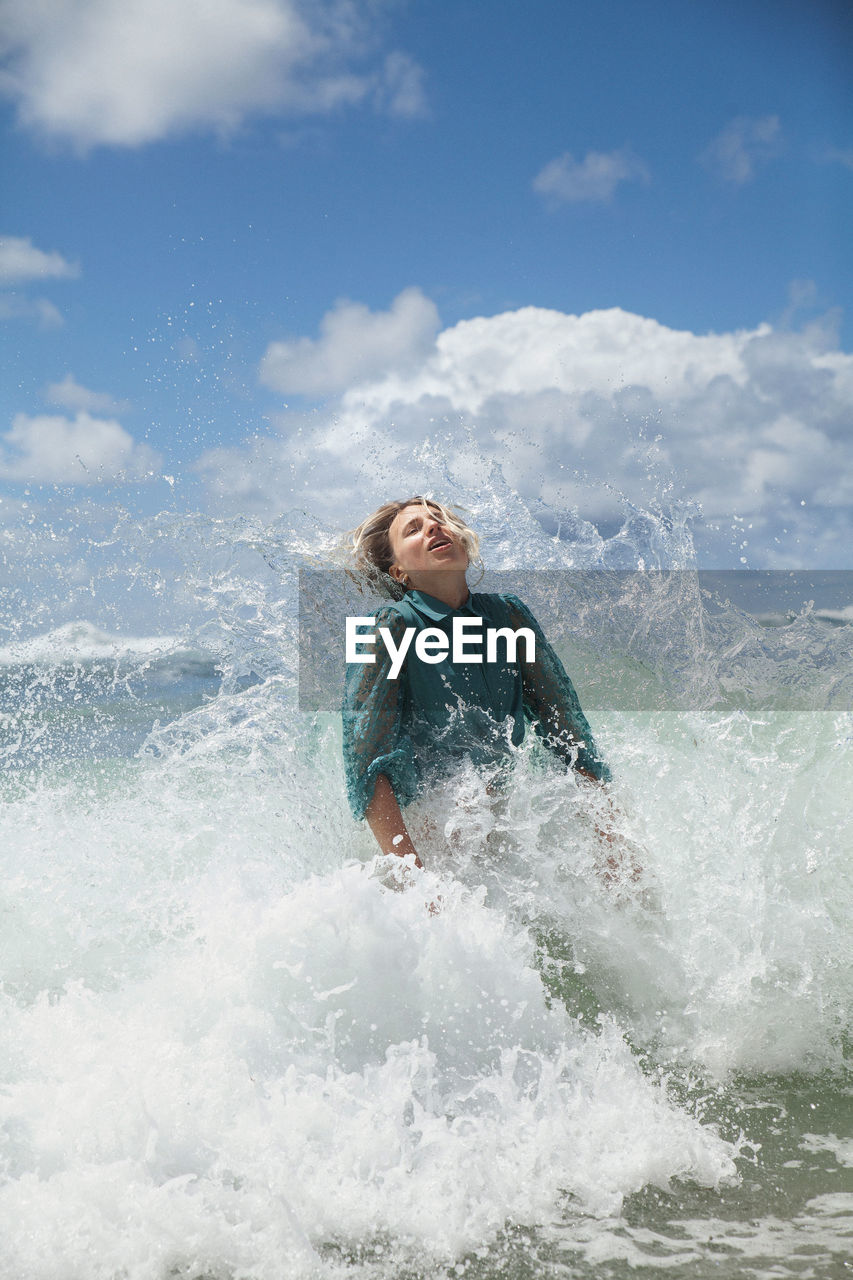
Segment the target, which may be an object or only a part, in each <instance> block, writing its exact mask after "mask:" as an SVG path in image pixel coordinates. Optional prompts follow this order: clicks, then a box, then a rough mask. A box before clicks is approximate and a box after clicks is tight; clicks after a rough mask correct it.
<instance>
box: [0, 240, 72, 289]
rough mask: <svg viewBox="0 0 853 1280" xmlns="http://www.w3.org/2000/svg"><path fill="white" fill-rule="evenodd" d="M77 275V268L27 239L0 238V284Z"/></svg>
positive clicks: (55, 253) (56, 254) (60, 256)
mask: <svg viewBox="0 0 853 1280" xmlns="http://www.w3.org/2000/svg"><path fill="white" fill-rule="evenodd" d="M79 274H80V268H79V266H77V265H76V264H75V263H73V262H68V261H67V260H66V259H65V258H63V256H62V254H61V253H57V252H55V251H53V252H51V253H45V251H44V250H43V249H37V248H36V247H35V245H34V244H33V242H32V240H30V238H29V237H28V236H27V237H24V236H0V284H4V285H9V284H22V283H23V282H24V281H25V280H46V279H48V278H62V277H68V276H78V275H79Z"/></svg>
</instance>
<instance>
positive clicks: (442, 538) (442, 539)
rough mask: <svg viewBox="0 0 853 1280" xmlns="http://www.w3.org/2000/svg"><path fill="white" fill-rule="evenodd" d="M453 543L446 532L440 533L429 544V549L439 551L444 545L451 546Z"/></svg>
mask: <svg viewBox="0 0 853 1280" xmlns="http://www.w3.org/2000/svg"><path fill="white" fill-rule="evenodd" d="M452 545H453V543H452V542H451V541H450V539H449V538H448V536H447V534H446V533H440V534H438V535H437V536H436V537H435V538H433V539H432V541H431V542H430V544H429V548H428V550H430V551H439V550H440V549H441V548H442V547H451V546H452Z"/></svg>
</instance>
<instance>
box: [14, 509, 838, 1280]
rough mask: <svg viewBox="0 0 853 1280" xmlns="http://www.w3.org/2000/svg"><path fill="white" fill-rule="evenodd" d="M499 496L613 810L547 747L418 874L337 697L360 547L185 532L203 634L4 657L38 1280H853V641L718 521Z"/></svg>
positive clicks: (471, 781) (223, 528) (19, 1152)
mask: <svg viewBox="0 0 853 1280" xmlns="http://www.w3.org/2000/svg"><path fill="white" fill-rule="evenodd" d="M448 496H451V497H452V496H454V495H452V494H450V495H448ZM468 506H469V508H470V510H471V518H472V521H473V523H474V524H475V526H476V527H478V528H479V529H480V530H481V531H482V533H483V535H484V547H485V553H486V560H487V563H488V564H489V567H490V569H491V570H492V571H504V572H509V571H513V572H516V573H517V572H519V571H520V570H525V571H527V570H530V569H535V570H537V571H538V572H537V573H528V574H527V577H526V589H525V590H521V592H520V593H521V594H522V595H523V596H524V597H525V599H526V600H527V602H528V603H529V604H530V605H531V607H532V608H533V609H534V611H535V612H536V613H537V614H538V615H539V617H540V620H541V621H542V622H543V624H544V625H545V628H546V631H547V632H548V634H549V636H550V637H551V638H552V640H553V641H554V643H555V645H556V647H557V648H558V650H559V651H560V653H561V655H562V656H563V659H564V661H565V663H566V666H567V667H568V669H569V671H570V673H571V674H572V675H573V677H574V678H575V682H576V684H577V687H578V690H579V693H580V696H581V701H582V703H583V705H584V708H585V710H586V711H587V714H588V716H589V718H590V720H591V722H592V724H593V727H594V730H595V733H596V737H597V740H598V742H599V745H600V746H601V747H602V749H603V751H604V752H605V754H606V757H607V759H608V761H609V763H610V765H611V767H612V769H613V773H614V777H615V783H614V787H613V808H612V809H610V810H608V809H606V806H605V802H604V800H603V798H602V796H601V795H600V793H599V792H598V791H597V790H596V789H594V788H590V787H588V786H586V785H585V784H583V783H582V782H579V781H578V780H577V779H576V778H574V777H573V776H565V775H564V774H563V773H562V772H561V771H560V770H559V769H557V768H556V767H555V766H554V765H553V763H552V762H550V761H549V760H548V758H547V756H545V755H543V754H542V752H541V751H540V750H539V749H538V748H536V746H535V744H534V743H533V742H532V741H530V739H529V738H528V740H527V741H525V743H524V744H523V745H522V747H521V748H520V749H519V751H518V753H517V759H516V761H515V767H514V772H513V775H512V780H511V783H510V785H509V788H508V790H507V792H506V793H505V795H504V796H503V798H502V799H501V802H500V804H496V803H495V802H494V800H493V798H492V797H490V796H489V795H488V793H487V792H486V791H485V789H484V788H483V786H482V780H481V779H478V778H477V777H476V775H474V774H473V773H472V771H470V770H465V769H463V770H461V771H460V773H459V776H458V778H457V779H455V780H454V781H453V782H452V783H451V784H449V785H448V786H447V787H446V788H445V789H444V790H443V791H442V793H441V794H440V795H438V796H436V797H435V802H434V806H433V808H434V813H433V826H434V829H435V830H437V831H438V833H439V836H440V837H441V838H439V839H437V840H436V842H435V844H434V848H433V851H432V856H431V857H430V858H427V862H428V865H427V869H426V871H425V872H424V873H423V874H421V875H413V876H411V877H410V878H409V882H408V883H404V884H395V883H394V882H393V879H391V880H389V877H388V874H387V871H388V867H387V864H383V863H382V861H381V859H376V858H375V856H374V854H375V850H374V847H373V844H372V837H371V836H370V834H369V832H368V831H366V830H365V829H362V828H360V827H358V826H356V825H355V824H353V822H352V821H351V818H350V816H349V813H348V809H347V805H346V797H345V792H344V785H343V777H342V771H341V764H340V725H339V721H338V717H337V716H336V715H335V713H334V712H333V711H332V710H330V709H329V707H328V706H326V707H324V706H321V705H318V706H317V707H314V708H312V707H310V706H306V705H305V702H304V699H303V704H302V705H300V699H299V696H298V694H299V674H300V661H299V659H300V653H299V647H300V646H299V608H298V570H299V569H300V568H303V569H304V568H306V567H307V568H312V569H314V570H317V569H321V570H322V569H327V568H333V567H334V566H335V565H336V564H337V563H338V561H337V560H336V557H335V554H334V550H333V536H332V534H333V531H332V530H330V529H323V528H319V529H318V527H317V526H316V525H309V524H308V522H305V521H302V520H301V518H300V517H290V518H288V519H283V520H281V521H279V522H278V523H277V524H275V525H270V526H263V525H260V524H257V525H252V526H249V525H247V524H246V522H236V523H234V524H232V525H228V524H227V523H223V522H212V521H211V522H209V523H206V522H205V519H204V518H203V517H194V518H193V520H192V521H189V522H182V521H180V520H178V519H176V520H174V521H173V522H172V524H171V526H170V535H169V536H170V537H171V539H172V544H173V547H174V548H175V549H176V554H178V555H179V554H180V548H181V546H182V545H187V544H189V543H192V546H193V553H192V554H193V563H192V582H193V591H194V592H195V594H196V598H197V601H198V606H199V607H198V614H197V619H196V621H195V622H194V623H193V624H192V625H191V626H190V627H188V628H187V629H186V630H185V632H184V633H183V634H181V635H180V636H178V637H166V636H160V637H147V638H143V639H137V640H132V639H128V637H127V636H126V635H125V636H120V635H117V634H112V635H106V634H103V632H102V631H101V630H99V629H98V628H96V627H94V626H92V625H91V623H90V622H86V621H85V620H80V621H78V623H77V624H75V625H74V626H68V625H63V626H57V627H55V628H53V629H52V630H51V629H48V632H47V634H45V633H44V632H42V633H40V635H37V636H35V637H29V638H27V637H24V638H23V639H21V640H20V641H18V642H16V643H14V644H9V645H7V646H6V648H5V650H4V651H3V653H2V654H0V698H2V702H0V708H2V729H3V738H2V742H0V751H2V758H3V764H4V769H3V776H2V783H0V787H2V807H0V859H2V887H0V920H2V972H0V981H2V987H1V988H0V1001H2V1009H3V1019H2V1032H0V1034H2V1038H3V1052H2V1064H3V1080H2V1085H1V1086H0V1171H2V1185H0V1274H2V1275H3V1276H4V1277H9V1280H30V1278H32V1280H118V1278H119V1277H121V1278H122V1280H125V1278H126V1280H165V1278H166V1277H178V1276H180V1277H187V1278H190V1277H192V1278H195V1280H202V1277H204V1278H205V1280H213V1278H214V1277H216V1278H217V1280H218V1278H219V1277H222V1278H223V1280H224V1278H225V1277H245V1278H246V1280H286V1278H289V1277H294V1278H296V1277H298V1278H300V1280H301V1278H303V1277H304V1278H306V1280H307V1278H308V1277H315V1276H316V1277H352V1278H353V1280H355V1278H356V1277H357V1278H358V1280H361V1278H362V1277H364V1278H365V1280H366V1278H368V1277H369V1278H370V1280H374V1278H375V1280H380V1278H381V1280H386V1278H390V1277H395V1278H396V1277H430V1278H436V1280H437V1278H438V1277H442V1278H444V1277H451V1276H452V1277H458V1276H466V1277H470V1278H472V1280H474V1278H475V1277H476V1278H478V1280H493V1278H495V1277H512V1278H518V1280H522V1278H523V1277H534V1276H536V1277H538V1276H542V1277H563V1276H569V1277H590V1278H595V1280H603V1278H604V1277H608V1278H609V1277H622V1276H625V1277H627V1276H631V1277H634V1276H651V1275H652V1274H654V1275H658V1274H663V1275H666V1276H672V1277H691V1278H692V1277H706V1276H707V1277H710V1276H715V1277H726V1278H733V1277H740V1276H750V1277H751V1276H755V1277H765V1276H774V1277H775V1276H797V1277H827V1278H829V1277H832V1278H834V1277H840V1276H843V1275H846V1274H849V1270H850V1258H851V1255H852V1254H853V1174H851V1168H853V1133H851V1124H850V1120H851V1080H850V1074H849V1061H850V1059H849V1011H850V1003H851V1000H850V997H851V949H850V936H851V934H850V920H851V918H853V916H852V914H851V913H852V912H853V901H851V896H852V895H851V879H853V876H851V857H850V854H851V845H853V840H852V839H851V816H850V815H851V809H853V780H851V765H850V759H851V753H850V747H851V741H853V717H851V705H853V700H852V699H851V690H853V683H851V682H853V662H851V644H850V634H851V632H850V627H849V625H843V624H844V618H845V616H846V615H845V613H844V611H843V610H841V611H836V613H835V614H834V615H833V616H832V617H829V616H828V615H827V616H818V613H817V612H816V611H815V610H810V609H809V608H808V607H806V608H805V609H800V610H798V611H797V612H795V613H794V614H792V615H791V616H779V617H777V618H775V619H773V621H774V622H775V623H776V625H773V626H769V625H767V624H768V619H767V618H765V619H764V620H763V622H759V621H757V620H756V618H755V617H753V616H751V614H750V613H749V612H748V611H745V610H744V609H743V608H741V607H736V606H735V605H734V604H732V603H730V602H729V601H727V599H726V598H725V594H724V592H723V591H722V590H721V589H717V590H715V591H709V590H707V589H705V588H703V586H702V582H701V579H700V577H699V576H698V575H697V574H696V572H695V568H694V566H693V565H692V562H691V558H690V547H689V533H688V532H687V531H686V527H685V526H683V525H682V526H679V525H678V522H677V520H676V521H673V520H672V519H665V518H663V517H661V516H654V515H649V514H647V513H646V514H643V513H631V514H629V515H628V516H627V517H626V521H625V524H624V526H623V528H622V529H621V530H620V531H619V532H618V533H617V534H616V535H615V536H614V538H612V539H610V540H602V539H601V538H596V537H595V536H594V535H593V534H592V533H591V532H589V531H588V530H587V531H586V533H585V534H584V536H582V537H581V536H579V531H578V530H574V532H573V536H572V537H566V536H565V530H564V531H563V532H564V536H563V537H559V538H555V537H553V536H552V535H549V534H546V533H544V532H543V529H542V527H541V525H540V524H539V523H537V522H536V521H535V520H533V518H532V517H531V516H530V514H529V512H528V511H527V510H526V508H525V507H524V506H523V504H521V503H520V502H517V501H515V502H514V505H512V502H510V500H509V499H508V498H507V496H506V495H505V494H497V495H496V494H494V493H487V492H484V493H483V494H482V495H481V496H480V498H479V500H478V499H477V497H476V495H475V496H474V498H473V500H472V499H471V498H470V497H469V502H468ZM356 514H357V513H356ZM570 532H572V531H571V530H570ZM580 533H583V531H580ZM157 536H158V538H162V536H163V526H162V524H161V525H160V526H159V527H158V533H157ZM137 541H139V539H138V538H137ZM201 546H204V547H206V548H207V553H206V554H209V562H208V566H207V568H206V566H205V561H204V557H203V555H202V554H201V553H200V551H199V547H201ZM226 553H227V554H226ZM616 570H630V571H631V572H630V573H619V572H616ZM661 570H667V572H660V571H661ZM670 570H676V571H677V572H669V571H670ZM188 572H189V571H188ZM329 580H330V581H333V580H334V575H330V579H329ZM494 581H495V585H494V586H493V587H492V589H495V588H496V587H499V586H500V585H501V584H500V583H499V582H498V581H497V579H495V580H494ZM483 588H484V589H489V582H488V581H486V582H484V583H483ZM516 589H519V587H518V585H516ZM326 605H327V606H328V609H329V610H330V616H331V611H332V609H333V602H332V601H331V599H329V600H327V601H326ZM326 605H324V603H323V599H322V593H321V597H320V601H319V605H318V609H319V614H318V616H319V617H320V619H321V620H322V618H323V616H324V615H323V611H324V608H325V607H326ZM834 623H837V624H838V625H833V624H834ZM607 823H610V824H611V825H612V826H613V827H614V828H615V829H616V831H617V833H618V836H619V842H620V843H621V846H622V847H623V848H624V849H625V850H626V851H627V853H626V864H625V866H626V870H625V873H624V874H621V875H620V874H619V873H617V874H615V875H613V874H612V873H608V869H607V856H608V853H609V851H610V846H606V845H603V844H602V840H601V837H600V835H599V834H598V831H597V828H599V827H601V826H602V825H604V824H607ZM632 861H633V863H636V864H637V865H638V866H640V867H641V868H642V870H641V873H640V875H639V876H638V877H637V878H633V877H632V875H631V874H629V870H630V865H631V862H632Z"/></svg>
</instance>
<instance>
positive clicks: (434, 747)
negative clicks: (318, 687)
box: [343, 591, 610, 818]
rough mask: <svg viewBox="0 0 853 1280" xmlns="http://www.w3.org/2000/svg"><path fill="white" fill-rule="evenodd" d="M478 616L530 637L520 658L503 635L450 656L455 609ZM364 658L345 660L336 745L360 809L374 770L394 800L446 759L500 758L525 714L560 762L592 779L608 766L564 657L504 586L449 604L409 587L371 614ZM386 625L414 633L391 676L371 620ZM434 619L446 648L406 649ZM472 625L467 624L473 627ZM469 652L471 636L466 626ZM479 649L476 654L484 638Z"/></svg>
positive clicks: (408, 795)
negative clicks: (479, 656) (436, 654)
mask: <svg viewBox="0 0 853 1280" xmlns="http://www.w3.org/2000/svg"><path fill="white" fill-rule="evenodd" d="M472 617H473V618H479V619H482V624H483V626H482V633H483V637H485V632H486V630H487V629H489V628H496V629H503V628H508V629H509V630H511V631H518V630H519V629H520V628H528V629H529V630H530V631H532V632H533V635H534V636H535V656H534V657H533V658H532V660H529V659H528V654H527V649H526V646H525V643H524V639H523V638H521V639H520V641H519V644H518V647H517V653H516V655H515V657H514V659H512V657H511V655H510V654H509V652H508V646H507V644H506V642H505V641H504V640H503V639H502V638H500V637H499V638H498V641H497V660H496V661H492V662H487V661H483V662H472V661H467V662H454V661H453V621H454V619H455V618H472ZM374 620H375V627H374V633H375V635H376V641H375V644H374V645H373V648H372V649H371V650H364V651H365V652H368V651H369V652H372V653H373V655H374V657H375V661H374V662H373V663H350V664H348V666H347V672H346V688H345V694H344V705H343V750H344V767H345V773H346V782H347V795H348V797H349V803H350V807H351V809H352V812H353V814H354V815H355V817H356V818H363V817H364V813H365V810H366V809H367V806H368V804H369V803H370V799H371V796H372V795H373V788H374V785H375V782H376V778H377V777H378V776H379V774H382V773H384V774H385V775H386V776H387V778H388V779H389V781H390V783H391V786H392V788H393V790H394V794H395V795H396V797H397V801H398V803H399V804H400V806H401V807H404V806H406V805H408V804H409V803H411V801H412V800H413V799H414V798H415V796H416V795H418V794H419V793H420V792H422V790H423V789H424V787H426V786H428V785H429V782H430V780H431V779H432V780H434V779H435V778H437V777H438V776H440V775H441V774H442V773H447V772H448V771H449V770H450V769H452V767H453V765H454V762H458V761H460V760H461V759H463V758H465V757H469V758H470V759H471V760H472V761H473V763H474V764H475V765H476V766H478V767H481V768H487V769H490V768H494V767H495V766H498V767H499V766H501V765H508V764H509V762H510V759H511V755H512V748H513V746H518V745H519V743H521V741H522V740H523V738H524V733H525V728H526V725H527V723H531V724H532V725H533V727H534V730H535V731H536V732H537V733H538V735H539V737H540V738H541V739H542V741H543V742H544V743H545V745H546V746H547V747H548V748H549V750H551V751H553V752H554V753H555V754H556V755H557V756H558V757H559V758H560V759H561V760H562V761H563V762H564V763H565V764H566V765H568V766H570V767H573V768H580V769H584V770H585V771H586V772H588V773H590V774H592V775H593V777H595V778H598V779H600V780H601V781H608V780H609V778H610V770H609V769H608V767H607V765H606V764H605V763H604V761H603V760H602V759H601V757H600V755H599V754H598V751H597V749H596V746H595V743H594V741H593V738H592V733H591V731H590V727H589V724H588V722H587V720H586V717H585V716H584V714H583V711H582V710H581V706H580V703H579V701H578V696H577V694H576V692H575V689H574V686H573V684H572V682H571V680H570V679H569V677H568V675H567V674H566V672H565V670H564V668H563V664H562V663H561V662H560V659H559V658H558V657H557V655H556V653H555V652H554V650H553V648H552V647H551V645H550V644H549V643H548V641H547V640H546V638H545V635H544V633H543V631H542V628H541V627H540V626H539V623H538V622H537V621H536V619H535V617H534V616H533V614H532V613H531V612H530V610H529V609H528V608H527V606H526V605H525V604H524V603H523V602H522V601H521V600H519V598H518V597H517V596H513V595H496V594H485V593H482V594H470V595H469V596H468V600H467V601H466V603H465V604H464V605H463V606H462V608H460V609H453V608H451V607H450V606H449V605H446V604H444V603H443V602H442V601H441V600H437V599H436V598H435V597H434V596H430V595H427V594H426V592H423V591H409V592H407V594H406V596H405V597H404V598H403V599H402V600H399V601H396V602H395V603H394V604H389V605H386V606H384V607H383V608H381V609H379V610H377V612H376V613H375V614H374ZM380 627H386V628H388V630H389V632H390V633H391V636H392V638H393V642H394V645H395V647H397V648H399V646H400V644H401V643H402V642H403V636H404V633H405V631H406V628H407V627H414V628H415V632H416V634H415V636H413V638H412V642H411V644H410V646H409V649H408V651H407V655H406V658H405V661H404V664H403V667H402V669H401V671H400V673H399V676H398V678H397V679H390V678H388V677H389V673H390V670H391V666H392V657H391V654H390V653H389V650H388V648H387V646H386V645H385V644H384V643H383V642H382V640H381V638H380V635H379V628H380ZM427 628H437V629H438V630H439V631H441V632H443V633H444V634H445V635H446V636H447V637H448V653H447V655H446V656H445V657H443V658H442V659H441V660H440V661H439V662H435V663H427V662H424V661H422V660H421V659H420V658H418V657H417V655H416V654H415V641H416V640H417V633H418V632H421V631H424V630H425V629H427ZM474 634H476V633H474ZM467 644H468V651H469V652H474V651H477V649H478V647H479V646H478V645H477V644H476V643H474V642H473V640H472V633H471V632H470V631H469V634H468V638H467ZM482 652H483V655H484V657H485V640H484V639H483V645H482Z"/></svg>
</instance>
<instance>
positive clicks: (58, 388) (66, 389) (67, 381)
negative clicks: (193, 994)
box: [44, 373, 130, 413]
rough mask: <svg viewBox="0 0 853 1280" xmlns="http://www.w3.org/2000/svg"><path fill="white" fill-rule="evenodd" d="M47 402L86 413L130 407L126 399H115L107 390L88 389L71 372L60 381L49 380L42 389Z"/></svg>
mask: <svg viewBox="0 0 853 1280" xmlns="http://www.w3.org/2000/svg"><path fill="white" fill-rule="evenodd" d="M44 399H45V400H46V402H47V403H48V404H55V405H58V406H59V408H60V409H70V410H71V411H72V412H79V411H81V410H82V411H84V412H86V413H125V412H126V411H127V409H128V408H129V407H130V406H129V405H128V403H127V401H126V400H116V399H115V397H114V396H111V395H110V394H109V392H108V391H90V390H89V388H88V387H84V386H82V385H81V384H80V383H79V382H78V381H77V379H76V378H75V377H74V375H73V373H69V374H66V376H65V377H64V378H63V379H62V381H61V382H51V383H50V384H49V385H48V386H47V387H46V388H45V391H44Z"/></svg>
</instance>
